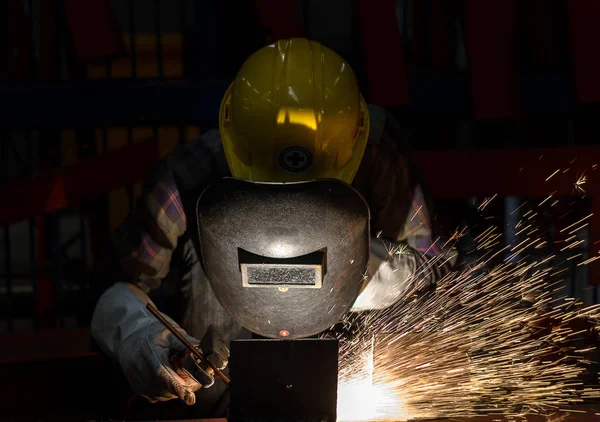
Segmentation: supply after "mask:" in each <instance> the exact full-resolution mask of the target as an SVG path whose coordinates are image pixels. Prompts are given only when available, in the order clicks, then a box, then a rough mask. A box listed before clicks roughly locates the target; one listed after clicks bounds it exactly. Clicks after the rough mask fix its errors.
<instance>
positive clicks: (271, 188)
mask: <svg viewBox="0 0 600 422" xmlns="http://www.w3.org/2000/svg"><path fill="white" fill-rule="evenodd" d="M196 211H197V218H198V229H199V236H200V246H201V255H202V259H203V266H204V271H205V274H206V275H207V277H208V280H209V282H210V285H211V288H212V290H213V292H214V294H215V296H216V298H217V299H218V300H219V302H220V303H221V305H222V306H223V307H224V308H225V310H226V311H227V312H228V313H229V314H230V315H231V316H232V317H233V319H234V320H236V321H237V322H238V323H239V324H241V325H242V326H244V327H245V328H247V329H248V330H249V331H251V332H253V333H256V334H259V335H261V336H264V337H268V338H280V339H281V338H284V339H285V338H302V337H309V336H312V335H315V334H318V333H321V332H323V331H325V330H327V329H328V328H330V327H331V326H333V325H334V324H337V323H338V322H340V321H341V320H342V319H343V317H344V315H345V314H346V313H347V312H348V311H349V310H350V308H351V306H352V305H353V304H354V302H355V300H356V298H357V297H358V294H359V293H360V290H361V287H362V285H363V281H364V274H365V272H366V267H367V264H368V257H369V240H370V236H369V207H368V206H367V203H366V202H365V200H364V199H363V198H362V196H361V195H360V194H359V193H358V192H357V191H356V190H354V189H353V188H352V187H351V186H350V185H348V184H346V183H344V182H342V181H340V180H337V179H320V180H313V181H304V182H287V183H270V182H253V181H247V180H241V179H235V178H224V179H221V180H219V181H217V182H215V183H213V184H211V185H209V186H208V187H207V188H206V189H205V190H204V192H203V193H202V194H201V195H200V197H199V199H198V203H197V210H196Z"/></svg>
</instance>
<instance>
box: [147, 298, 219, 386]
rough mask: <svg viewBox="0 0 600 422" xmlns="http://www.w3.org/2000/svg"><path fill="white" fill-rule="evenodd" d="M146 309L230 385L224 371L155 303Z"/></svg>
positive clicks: (148, 305)
mask: <svg viewBox="0 0 600 422" xmlns="http://www.w3.org/2000/svg"><path fill="white" fill-rule="evenodd" d="M146 309H148V311H150V313H151V314H152V315H154V316H155V317H156V319H158V320H159V321H160V323H161V324H162V325H164V326H165V328H166V329H167V330H169V331H170V332H171V333H173V335H174V336H175V337H177V339H178V340H179V341H180V342H182V343H183V345H184V346H185V347H186V348H187V349H188V350H189V351H190V353H191V354H192V355H193V356H194V357H195V358H196V359H198V360H199V361H200V362H202V363H204V364H205V365H207V366H208V367H209V368H210V369H212V370H213V372H214V373H215V375H216V376H217V377H219V379H220V380H221V381H222V382H223V384H225V385H226V386H229V378H228V377H227V375H225V374H224V373H223V371H221V370H220V369H219V368H217V367H216V366H215V365H214V364H213V363H212V362H211V361H209V360H208V359H206V358H205V357H204V355H203V354H202V353H200V351H199V350H198V349H197V348H196V347H195V346H194V345H193V344H192V343H190V342H189V340H188V339H186V338H185V337H184V336H183V335H182V334H181V333H180V332H179V331H178V330H177V329H176V328H175V327H174V326H173V324H171V323H170V322H169V321H168V320H167V319H166V318H165V317H164V316H163V315H162V314H161V313H160V311H159V310H158V309H156V308H155V307H154V305H152V304H151V303H148V304H147V305H146Z"/></svg>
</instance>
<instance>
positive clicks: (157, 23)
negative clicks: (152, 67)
mask: <svg viewBox="0 0 600 422" xmlns="http://www.w3.org/2000/svg"><path fill="white" fill-rule="evenodd" d="M160 4H161V3H160V0H154V32H155V34H156V66H157V72H156V75H157V78H158V80H162V79H164V78H165V68H164V63H163V49H162V33H161V19H160Z"/></svg>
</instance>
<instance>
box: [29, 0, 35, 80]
mask: <svg viewBox="0 0 600 422" xmlns="http://www.w3.org/2000/svg"><path fill="white" fill-rule="evenodd" d="M27 8H28V9H29V10H28V12H29V15H28V16H29V41H30V45H29V49H28V51H29V78H30V79H35V78H36V76H37V69H36V68H37V66H36V60H35V30H34V28H35V17H34V13H33V0H27Z"/></svg>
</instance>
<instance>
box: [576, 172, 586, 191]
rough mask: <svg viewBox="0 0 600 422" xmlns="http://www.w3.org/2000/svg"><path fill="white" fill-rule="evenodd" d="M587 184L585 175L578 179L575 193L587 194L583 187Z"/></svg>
mask: <svg viewBox="0 0 600 422" xmlns="http://www.w3.org/2000/svg"><path fill="white" fill-rule="evenodd" d="M586 182H587V177H586V176H585V174H582V175H581V176H580V177H578V178H577V181H576V182H575V191H576V192H579V193H583V194H585V190H583V187H582V186H583V185H585V183H586Z"/></svg>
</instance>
